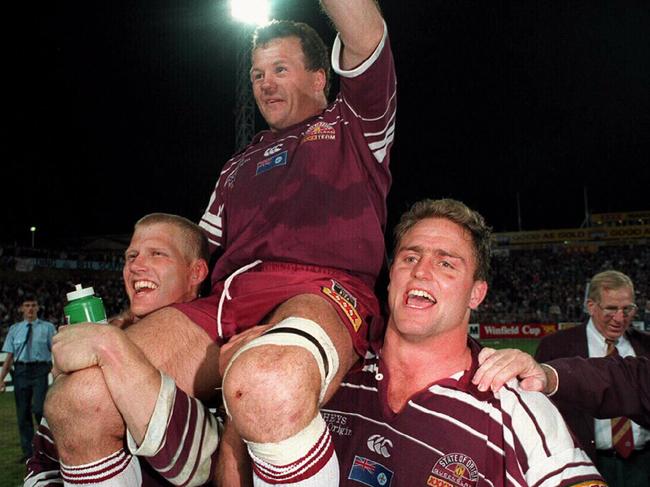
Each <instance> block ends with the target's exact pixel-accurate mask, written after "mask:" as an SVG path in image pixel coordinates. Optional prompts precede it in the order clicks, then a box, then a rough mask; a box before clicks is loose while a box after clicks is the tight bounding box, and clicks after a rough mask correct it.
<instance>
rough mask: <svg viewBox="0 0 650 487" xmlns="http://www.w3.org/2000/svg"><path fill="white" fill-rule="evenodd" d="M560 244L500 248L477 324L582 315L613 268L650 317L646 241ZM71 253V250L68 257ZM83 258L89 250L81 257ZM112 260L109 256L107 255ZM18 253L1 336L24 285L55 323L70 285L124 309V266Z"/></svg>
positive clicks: (0, 294)
mask: <svg viewBox="0 0 650 487" xmlns="http://www.w3.org/2000/svg"><path fill="white" fill-rule="evenodd" d="M570 250H571V248H566V247H562V246H558V247H557V248H544V249H532V250H509V251H499V252H497V254H496V255H495V256H494V259H493V262H492V263H493V272H492V279H491V280H490V290H489V292H488V296H487V298H486V300H485V302H484V303H483V304H482V305H481V307H480V309H479V310H478V312H476V313H475V314H474V316H473V317H472V321H473V322H476V323H514V322H527V323H555V322H561V321H581V320H583V319H584V318H585V314H584V311H583V302H584V297H585V291H586V285H587V282H588V281H589V279H590V278H591V277H592V276H593V275H594V274H596V273H597V272H600V271H603V270H606V269H617V270H620V271H621V272H624V273H625V274H627V275H629V276H630V277H631V278H632V281H633V282H634V284H635V292H636V297H637V299H636V303H637V305H638V306H639V311H638V313H637V317H636V319H637V320H640V321H643V320H645V321H646V322H650V279H649V278H648V276H649V275H650V246H647V245H635V246H623V245H617V246H605V247H594V248H587V249H581V250H580V251H575V249H573V251H570ZM66 257H68V258H69V256H66ZM86 258H87V257H86ZM111 259H115V257H114V256H108V257H105V258H104V261H107V260H111ZM14 262H15V260H14V259H13V256H12V257H9V256H8V255H7V254H6V253H5V255H4V256H2V258H0V343H1V342H2V341H3V340H4V336H5V335H6V333H7V330H8V328H9V326H10V325H11V324H12V323H14V322H16V321H18V320H19V319H20V312H19V306H20V304H21V298H22V296H23V295H24V294H25V293H26V292H31V293H34V294H35V295H36V296H37V297H38V299H39V301H40V305H41V312H40V317H41V318H43V319H45V320H48V321H51V322H52V323H54V324H55V325H57V326H58V325H61V324H62V323H63V322H64V316H63V306H65V304H66V297H65V295H66V293H67V292H70V291H72V290H74V285H75V284H79V283H80V284H82V285H83V286H84V287H87V286H92V287H93V288H94V289H95V293H96V294H97V295H98V296H100V297H101V298H102V299H103V300H104V305H105V307H106V312H107V314H108V315H109V316H112V315H114V314H117V313H119V312H120V311H122V310H123V309H125V308H126V306H127V303H128V300H127V297H126V293H125V292H124V288H123V284H122V277H121V273H120V272H117V271H104V270H102V271H96V270H89V269H85V270H81V269H77V270H70V269H47V268H40V267H39V268H35V269H33V270H32V271H30V272H17V271H16V270H15V269H14V268H13V267H12V266H13V265H14Z"/></svg>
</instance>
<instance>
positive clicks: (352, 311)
mask: <svg viewBox="0 0 650 487" xmlns="http://www.w3.org/2000/svg"><path fill="white" fill-rule="evenodd" d="M321 291H322V293H323V294H324V295H325V296H327V297H328V298H330V299H331V300H332V301H334V302H335V303H336V304H337V305H338V306H339V307H340V308H341V309H342V310H343V312H344V313H345V315H346V316H347V318H348V320H350V323H352V326H353V327H354V331H355V332H356V331H359V328H361V324H362V322H363V321H362V320H361V316H359V312H358V311H357V299H356V298H355V297H354V296H353V295H352V294H350V293H349V292H348V290H347V289H345V288H344V287H343V286H342V285H341V284H340V283H339V282H337V281H335V280H334V279H332V287H322V288H321Z"/></svg>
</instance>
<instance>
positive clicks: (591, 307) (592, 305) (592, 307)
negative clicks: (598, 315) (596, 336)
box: [587, 299, 596, 316]
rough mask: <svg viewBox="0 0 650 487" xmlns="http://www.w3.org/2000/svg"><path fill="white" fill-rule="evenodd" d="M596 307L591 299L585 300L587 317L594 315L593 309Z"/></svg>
mask: <svg viewBox="0 0 650 487" xmlns="http://www.w3.org/2000/svg"><path fill="white" fill-rule="evenodd" d="M595 307H596V301H594V300H593V299H587V311H589V316H593V315H594V308H595Z"/></svg>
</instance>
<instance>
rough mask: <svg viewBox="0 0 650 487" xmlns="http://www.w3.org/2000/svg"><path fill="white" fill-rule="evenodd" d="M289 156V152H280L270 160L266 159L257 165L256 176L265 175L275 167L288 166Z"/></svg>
mask: <svg viewBox="0 0 650 487" xmlns="http://www.w3.org/2000/svg"><path fill="white" fill-rule="evenodd" d="M287 155H288V151H286V150H285V151H284V152H280V153H279V154H277V155H274V156H271V157H269V158H268V159H264V160H263V161H260V162H258V163H257V166H256V168H255V175H256V176H257V175H258V174H263V173H265V172H266V171H270V170H271V169H273V168H274V167H278V166H286V164H287Z"/></svg>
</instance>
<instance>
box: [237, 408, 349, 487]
mask: <svg viewBox="0 0 650 487" xmlns="http://www.w3.org/2000/svg"><path fill="white" fill-rule="evenodd" d="M248 452H249V454H250V456H251V459H252V461H253V485H254V486H255V487H266V486H278V485H290V486H292V487H320V486H323V487H336V486H338V485H339V462H338V458H337V456H336V452H335V451H334V445H333V443H332V437H331V435H330V431H329V429H328V428H327V424H326V423H325V421H324V420H323V418H322V416H321V415H320V414H318V415H317V416H316V417H315V418H314V420H313V421H312V422H311V423H310V424H309V425H308V426H307V427H306V428H305V429H303V430H302V431H300V432H299V433H297V434H296V435H294V436H292V437H291V438H287V439H286V440H282V441H280V442H278V443H253V442H248Z"/></svg>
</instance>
